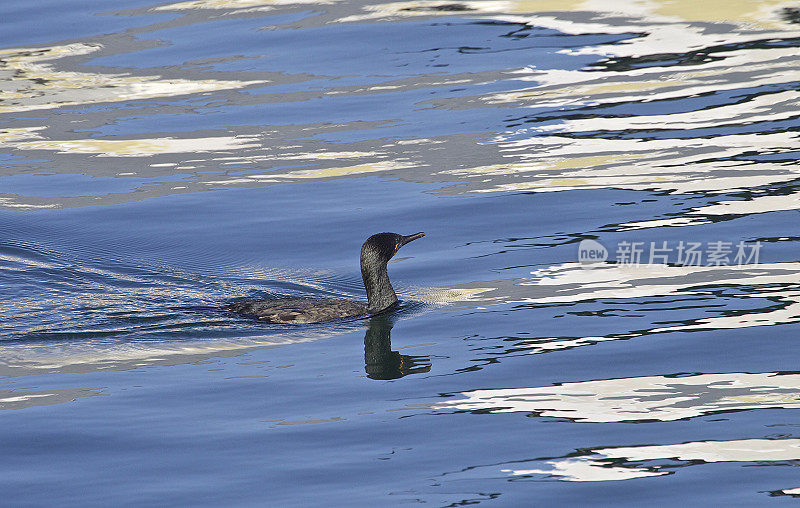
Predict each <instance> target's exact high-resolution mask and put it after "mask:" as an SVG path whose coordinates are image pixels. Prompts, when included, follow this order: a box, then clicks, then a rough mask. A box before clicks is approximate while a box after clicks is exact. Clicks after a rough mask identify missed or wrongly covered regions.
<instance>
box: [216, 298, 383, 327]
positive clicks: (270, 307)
mask: <svg viewBox="0 0 800 508" xmlns="http://www.w3.org/2000/svg"><path fill="white" fill-rule="evenodd" d="M226 309H227V310H229V311H231V312H235V313H237V314H243V315H245V316H253V317H257V318H258V319H261V320H263V321H267V322H269V323H283V324H290V323H294V324H305V323H320V322H322V321H332V320H334V319H342V318H346V317H358V316H366V315H367V314H368V313H367V304H366V303H364V302H359V301H356V300H329V299H325V298H275V299H273V300H242V301H240V302H234V303H232V304H230V305H228V306H227V307H226Z"/></svg>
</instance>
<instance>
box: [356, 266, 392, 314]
mask: <svg viewBox="0 0 800 508" xmlns="http://www.w3.org/2000/svg"><path fill="white" fill-rule="evenodd" d="M361 278H362V279H363V280H364V288H365V289H366V290H367V302H368V306H367V311H368V312H369V313H370V314H375V313H378V312H380V311H382V310H386V309H388V308H389V307H391V306H392V305H394V304H395V303H397V295H396V294H394V288H392V283H391V282H389V274H388V273H387V271H386V263H370V262H364V260H362V262H361Z"/></svg>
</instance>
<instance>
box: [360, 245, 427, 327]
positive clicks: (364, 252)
mask: <svg viewBox="0 0 800 508" xmlns="http://www.w3.org/2000/svg"><path fill="white" fill-rule="evenodd" d="M423 236H425V233H415V234H413V235H408V236H403V235H398V234H397V233H378V234H375V235H372V236H370V237H369V238H367V241H366V242H364V245H362V246H361V278H362V279H364V288H365V289H366V290H367V300H368V301H369V312H370V314H374V313H376V312H380V311H382V310H385V309H388V308H389V307H391V306H392V305H394V304H395V303H397V296H396V295H395V293H394V289H393V288H392V284H391V283H390V282H389V275H388V274H387V273H386V263H388V262H389V260H390V259H392V256H394V255H395V254H397V251H398V250H400V247H402V246H403V245H405V244H407V243H408V242H412V241H414V240H416V239H417V238H422V237H423Z"/></svg>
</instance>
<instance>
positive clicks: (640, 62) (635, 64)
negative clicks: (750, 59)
mask: <svg viewBox="0 0 800 508" xmlns="http://www.w3.org/2000/svg"><path fill="white" fill-rule="evenodd" d="M798 45H800V38H797V37H792V38H785V39H776V38H774V37H771V38H769V39H760V40H757V41H747V42H737V43H730V44H720V45H717V46H709V47H707V48H703V49H698V50H694V51H687V52H686V53H657V54H652V55H643V56H638V57H619V58H614V61H613V63H612V62H609V61H603V62H598V63H597V64H594V65H590V66H587V67H586V68H585V69H583V70H584V71H587V72H608V71H613V72H628V71H631V70H634V69H639V68H641V67H643V66H648V67H652V66H653V64H657V63H659V62H663V63H668V65H666V67H678V66H685V65H697V64H699V63H707V62H711V61H715V60H724V59H725V58H726V57H727V55H726V56H714V57H712V56H711V55H712V54H714V53H728V52H730V51H732V50H738V51H742V50H752V49H772V48H776V47H787V46H790V47H791V46H798Z"/></svg>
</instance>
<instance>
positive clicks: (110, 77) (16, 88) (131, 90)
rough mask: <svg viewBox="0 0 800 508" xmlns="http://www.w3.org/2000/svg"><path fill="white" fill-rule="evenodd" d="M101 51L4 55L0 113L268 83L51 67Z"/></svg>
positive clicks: (94, 47)
mask: <svg viewBox="0 0 800 508" xmlns="http://www.w3.org/2000/svg"><path fill="white" fill-rule="evenodd" d="M100 49H101V46H100V45H99V44H85V43H75V44H67V45H63V46H51V47H44V48H14V49H5V50H0V78H3V79H4V80H5V84H4V86H3V88H2V89H1V90H0V113H7V112H19V111H29V110H35V109H48V108H58V107H62V106H71V105H78V104H95V103H99V102H120V101H127V100H135V99H150V98H155V97H171V96H176V95H185V94H194V93H201V92H210V91H214V90H227V89H234V88H242V87H245V86H249V85H252V84H257V83H264V81H230V80H226V81H222V80H211V79H207V80H189V79H165V78H162V77H158V76H132V75H128V74H100V73H88V72H76V71H64V70H59V69H56V68H55V67H54V66H53V64H52V63H50V62H52V61H54V60H58V59H62V58H66V57H72V56H81V55H88V54H90V53H93V52H96V51H99V50H100Z"/></svg>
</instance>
